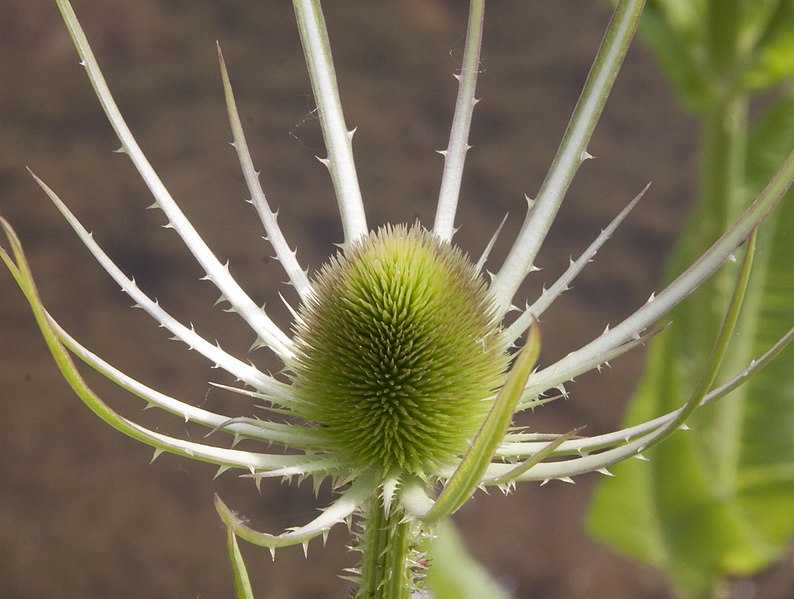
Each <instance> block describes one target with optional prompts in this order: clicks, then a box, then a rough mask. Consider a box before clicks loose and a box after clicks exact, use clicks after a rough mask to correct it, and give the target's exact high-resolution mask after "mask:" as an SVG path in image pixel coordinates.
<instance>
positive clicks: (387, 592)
mask: <svg viewBox="0 0 794 599" xmlns="http://www.w3.org/2000/svg"><path fill="white" fill-rule="evenodd" d="M362 526H363V528H364V532H363V533H362V539H361V541H362V544H361V553H362V555H363V557H362V560H361V579H360V587H359V589H358V591H357V593H356V599H410V597H411V594H412V591H413V580H412V579H413V577H412V575H411V571H410V565H411V564H410V563H409V560H410V558H411V555H412V554H413V547H414V541H415V538H414V537H415V534H416V527H415V525H413V524H411V523H410V522H404V521H403V514H402V512H400V511H391V512H390V513H389V514H388V515H387V514H386V510H385V509H384V506H383V502H382V500H380V499H373V500H372V501H371V502H370V505H369V508H368V510H367V513H366V517H365V520H364V522H363V523H362Z"/></svg>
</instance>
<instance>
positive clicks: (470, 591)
mask: <svg viewBox="0 0 794 599" xmlns="http://www.w3.org/2000/svg"><path fill="white" fill-rule="evenodd" d="M429 556H430V570H429V571H428V575H427V584H428V586H429V587H430V589H431V591H432V594H433V599H481V598H482V597H488V599H510V596H509V595H508V594H507V593H506V592H505V591H504V589H503V588H502V587H501V586H500V585H499V583H497V582H496V581H495V580H494V579H493V578H492V577H491V575H490V574H488V572H487V571H486V570H485V568H483V567H482V566H481V565H480V564H478V563H477V562H476V561H475V560H474V559H473V558H472V557H471V555H469V552H468V551H466V548H465V547H464V545H463V540H462V539H461V538H460V535H459V534H458V531H457V529H456V528H455V526H454V524H452V522H450V521H447V522H445V523H444V524H443V525H442V526H440V527H439V531H438V537H437V538H436V539H435V540H434V541H433V542H432V543H431V545H430V551H429Z"/></svg>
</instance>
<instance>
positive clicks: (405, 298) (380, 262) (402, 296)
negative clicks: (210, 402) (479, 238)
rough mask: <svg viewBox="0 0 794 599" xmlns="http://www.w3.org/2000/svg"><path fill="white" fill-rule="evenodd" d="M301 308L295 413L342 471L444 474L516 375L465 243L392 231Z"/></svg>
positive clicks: (355, 254) (332, 270) (357, 249)
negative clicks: (509, 375) (509, 373)
mask: <svg viewBox="0 0 794 599" xmlns="http://www.w3.org/2000/svg"><path fill="white" fill-rule="evenodd" d="M313 286H314V290H315V294H314V295H312V296H311V297H309V299H308V300H307V301H306V303H304V304H303V306H302V307H301V309H300V312H299V314H298V318H297V326H296V335H295V358H294V360H292V361H291V362H292V363H291V368H292V371H293V375H292V380H293V383H294V385H293V389H294V391H295V394H296V396H297V397H298V398H300V399H301V404H300V405H301V407H300V409H299V410H297V411H298V412H299V414H300V416H302V417H303V418H305V419H306V420H308V421H312V422H315V423H317V424H318V425H319V426H320V427H321V429H322V430H323V431H324V432H326V433H327V436H328V443H329V445H330V446H331V447H333V450H332V451H333V453H334V454H335V455H336V456H337V457H338V459H339V461H340V463H351V464H356V465H359V466H360V467H361V466H368V465H374V466H377V467H379V468H381V469H382V470H383V471H384V472H389V471H393V470H400V471H407V472H413V473H416V474H424V473H428V474H430V473H434V472H437V471H438V469H439V467H440V466H441V465H449V464H451V463H453V460H454V459H455V458H459V457H460V456H461V455H462V454H463V453H464V452H465V450H466V447H467V441H470V440H471V439H472V438H473V437H474V435H475V433H476V432H477V430H478V429H479V427H480V426H481V424H482V422H483V420H484V419H485V415H486V414H487V412H488V409H489V408H490V402H489V401H487V400H488V399H489V398H491V397H492V396H493V395H494V393H495V391H496V390H497V388H498V387H499V386H500V385H501V383H502V381H503V373H504V371H505V369H506V368H507V357H508V356H507V352H506V351H505V350H506V343H505V341H504V338H503V336H502V333H501V328H500V325H499V319H498V318H497V315H496V314H497V313H496V308H495V306H494V305H493V302H492V301H491V298H490V296H489V294H488V287H487V285H486V283H485V281H484V280H483V278H482V277H481V276H480V274H479V273H478V272H477V270H476V269H475V266H474V265H473V264H472V263H471V262H470V261H469V260H468V258H467V257H466V256H465V254H464V253H463V252H462V251H460V250H459V249H458V248H456V247H455V246H453V245H451V244H449V243H447V242H444V241H441V240H440V239H438V238H437V237H434V236H433V235H432V234H430V233H428V232H427V231H425V230H424V229H422V228H421V227H420V226H418V225H415V226H413V227H411V228H410V229H409V228H407V227H405V226H396V227H390V226H387V227H384V228H382V229H380V230H379V231H377V232H375V233H373V234H371V235H368V236H366V237H364V238H362V239H361V240H360V241H357V242H355V243H354V244H353V245H352V246H351V247H350V248H349V249H348V250H347V251H344V252H341V253H340V254H338V255H337V256H336V257H334V258H332V259H331V261H330V262H329V263H328V264H327V265H326V266H325V267H323V269H322V270H321V271H320V273H319V275H318V276H317V279H316V281H314V282H313Z"/></svg>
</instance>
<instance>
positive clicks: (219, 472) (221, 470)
mask: <svg viewBox="0 0 794 599" xmlns="http://www.w3.org/2000/svg"><path fill="white" fill-rule="evenodd" d="M229 469H230V468H229V466H218V471H217V472H216V473H215V476H213V477H212V480H215V479H216V478H218V477H219V476H220V475H221V474H223V473H224V472H226V471H227V470H229Z"/></svg>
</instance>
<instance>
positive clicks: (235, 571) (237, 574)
mask: <svg viewBox="0 0 794 599" xmlns="http://www.w3.org/2000/svg"><path fill="white" fill-rule="evenodd" d="M226 546H227V547H228V550H229V563H230V564H231V566H232V575H233V576H234V591H235V595H234V596H235V599H254V592H253V591H252V590H251V581H250V580H248V570H247V569H246V568H245V562H243V556H242V554H241V553H240V547H239V546H238V545H237V537H236V536H235V534H234V531H233V530H232V529H231V528H228V529H227V530H226Z"/></svg>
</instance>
